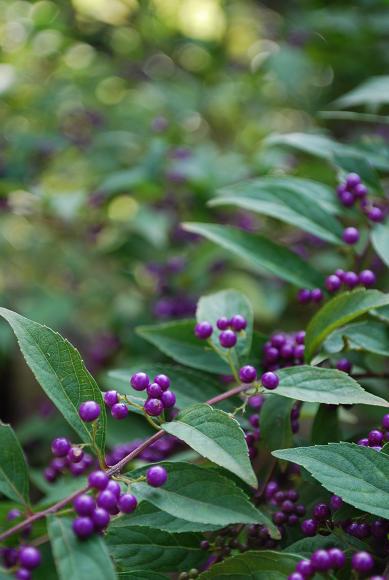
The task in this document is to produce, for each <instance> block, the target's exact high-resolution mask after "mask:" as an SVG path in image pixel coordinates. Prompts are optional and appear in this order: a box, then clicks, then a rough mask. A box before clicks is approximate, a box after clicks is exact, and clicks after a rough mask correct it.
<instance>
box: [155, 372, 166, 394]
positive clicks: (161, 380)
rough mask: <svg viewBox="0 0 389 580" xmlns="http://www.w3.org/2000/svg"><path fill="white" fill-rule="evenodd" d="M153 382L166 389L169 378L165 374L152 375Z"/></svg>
mask: <svg viewBox="0 0 389 580" xmlns="http://www.w3.org/2000/svg"><path fill="white" fill-rule="evenodd" d="M154 383H157V385H159V386H160V387H161V389H162V390H163V391H167V390H168V388H169V387H170V379H169V377H168V376H166V375H157V376H156V377H154Z"/></svg>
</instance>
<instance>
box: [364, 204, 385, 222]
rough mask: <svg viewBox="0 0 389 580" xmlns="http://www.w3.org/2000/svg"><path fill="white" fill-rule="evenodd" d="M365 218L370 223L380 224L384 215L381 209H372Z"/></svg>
mask: <svg viewBox="0 0 389 580" xmlns="http://www.w3.org/2000/svg"><path fill="white" fill-rule="evenodd" d="M367 217H368V218H369V220H370V221H372V222H375V223H378V222H382V220H383V218H384V213H383V211H382V209H381V208H379V207H372V208H370V209H369V211H368V212H367Z"/></svg>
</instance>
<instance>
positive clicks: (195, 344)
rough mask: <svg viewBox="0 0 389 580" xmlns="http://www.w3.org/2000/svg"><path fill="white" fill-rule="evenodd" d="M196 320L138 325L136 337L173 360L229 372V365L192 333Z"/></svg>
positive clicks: (200, 367) (216, 371)
mask: <svg viewBox="0 0 389 580" xmlns="http://www.w3.org/2000/svg"><path fill="white" fill-rule="evenodd" d="M195 325H196V321H195V320H180V321H178V322H166V323H164V324H155V325H150V326H138V328H137V329H136V331H137V333H138V334H139V336H141V337H142V338H144V339H145V340H147V341H148V342H150V343H151V344H153V345H154V346H156V347H157V348H158V349H159V350H160V351H161V352H163V353H164V354H166V355H167V356H170V357H171V358H172V359H173V360H175V361H177V362H179V363H181V364H183V365H186V366H189V367H193V368H195V369H200V370H203V371H208V372H209V373H216V374H230V372H231V371H230V368H229V366H228V365H227V364H226V362H225V361H223V360H222V359H221V358H220V357H219V356H218V355H217V354H216V353H215V352H214V351H213V350H212V349H211V347H210V346H208V345H207V344H205V343H204V341H202V340H199V339H198V338H196V336H195V335H194V328H195Z"/></svg>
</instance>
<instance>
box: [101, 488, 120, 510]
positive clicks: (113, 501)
mask: <svg viewBox="0 0 389 580" xmlns="http://www.w3.org/2000/svg"><path fill="white" fill-rule="evenodd" d="M117 501H118V498H117V497H116V495H115V494H113V493H112V491H109V489H105V490H104V491H101V492H100V493H99V495H98V496H97V505H98V506H99V507H101V508H103V509H105V510H107V511H108V512H111V510H113V509H114V508H116V505H117Z"/></svg>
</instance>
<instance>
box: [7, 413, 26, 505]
mask: <svg viewBox="0 0 389 580" xmlns="http://www.w3.org/2000/svg"><path fill="white" fill-rule="evenodd" d="M0 493H2V494H4V495H5V496H7V497H8V498H9V499H12V500H14V501H16V502H17V503H22V504H24V505H28V504H29V502H30V500H29V482H28V469H27V464H26V460H25V457H24V453H23V450H22V448H21V446H20V443H19V441H18V439H17V437H16V435H15V432H14V430H13V429H12V427H11V426H10V425H5V424H4V423H2V422H1V421H0Z"/></svg>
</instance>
